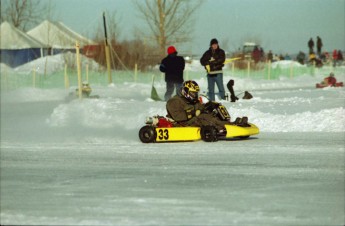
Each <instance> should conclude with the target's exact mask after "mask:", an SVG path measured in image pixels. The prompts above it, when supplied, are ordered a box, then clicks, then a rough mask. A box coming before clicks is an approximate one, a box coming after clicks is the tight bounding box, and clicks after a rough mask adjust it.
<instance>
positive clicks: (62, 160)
mask: <svg viewBox="0 0 345 226" xmlns="http://www.w3.org/2000/svg"><path fill="white" fill-rule="evenodd" d="M338 74H339V73H338ZM322 76H323V75H316V76H315V77H312V76H299V77H296V78H294V79H292V80H291V79H281V80H274V81H268V80H253V79H248V78H235V81H236V86H235V90H236V91H237V92H239V91H240V90H248V91H250V92H251V93H252V95H253V96H254V98H253V99H251V100H242V99H240V100H239V101H238V102H236V103H231V102H223V104H224V105H225V106H226V107H227V108H228V110H229V112H230V114H231V116H232V117H233V118H236V117H239V116H244V115H246V116H248V117H249V121H250V122H252V123H254V124H256V125H257V126H258V127H259V128H260V131H261V132H260V134H259V135H256V136H253V137H252V138H250V139H248V140H243V141H237V140H233V141H219V142H216V143H205V142H203V141H197V142H179V143H163V144H162V143H157V144H143V143H141V142H140V140H139V138H138V131H139V129H140V128H141V127H142V126H143V125H144V120H145V118H146V117H147V116H152V115H157V114H159V115H165V114H166V112H165V102H154V101H152V100H151V99H150V98H149V96H150V92H151V84H143V83H125V84H114V85H110V86H97V85H95V86H92V88H93V93H94V94H97V95H99V96H100V97H101V98H100V99H83V100H78V99H77V100H72V101H69V102H66V101H65V97H66V96H67V94H68V92H67V91H65V90H63V89H35V88H20V89H17V90H12V91H8V92H5V91H3V90H2V92H1V224H12V225H13V224H22V225H23V224H24V225H310V226H311V225H344V223H345V221H344V211H345V208H344V205H345V204H344V203H345V200H344V190H345V187H344V176H345V175H344V160H345V159H344V151H345V150H344V146H345V110H344V109H345V89H344V88H326V89H315V88H314V85H315V83H316V82H319V81H320V80H321V79H322ZM225 78H226V79H225V80H228V79H229V78H230V77H228V76H226V77H225ZM337 78H338V80H340V81H344V78H345V73H344V74H339V76H338V77H337ZM197 82H198V83H199V84H200V86H201V89H202V91H204V90H205V89H206V85H207V84H206V80H205V79H203V78H201V79H199V80H197ZM91 85H92V84H91ZM164 85H165V84H164V83H158V84H157V87H156V88H157V90H158V92H159V94H160V95H161V96H162V95H163V93H164V89H165V87H164ZM306 86H308V87H306ZM241 96H242V95H239V97H241Z"/></svg>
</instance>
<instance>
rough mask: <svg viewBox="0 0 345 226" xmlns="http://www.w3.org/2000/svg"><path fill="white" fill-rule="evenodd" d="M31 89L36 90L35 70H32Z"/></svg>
mask: <svg viewBox="0 0 345 226" xmlns="http://www.w3.org/2000/svg"><path fill="white" fill-rule="evenodd" d="M32 87H33V88H36V69H35V68H33V69H32Z"/></svg>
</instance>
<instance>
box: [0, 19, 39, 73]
mask: <svg viewBox="0 0 345 226" xmlns="http://www.w3.org/2000/svg"><path fill="white" fill-rule="evenodd" d="M0 40H1V48H0V56H1V57H0V61H1V63H5V64H7V65H9V66H11V67H17V66H19V65H22V64H25V63H27V62H29V61H32V60H34V59H37V58H39V57H42V56H43V48H44V47H45V45H44V44H43V43H41V42H40V41H38V40H36V39H34V38H33V37H31V36H29V35H27V34H25V33H24V32H22V31H20V30H19V29H17V28H15V27H14V26H13V25H11V24H10V23H8V22H6V21H4V22H3V23H2V24H1V31H0Z"/></svg>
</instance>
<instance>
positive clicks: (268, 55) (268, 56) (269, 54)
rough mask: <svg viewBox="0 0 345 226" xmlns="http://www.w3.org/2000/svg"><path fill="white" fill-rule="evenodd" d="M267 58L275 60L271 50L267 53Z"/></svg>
mask: <svg viewBox="0 0 345 226" xmlns="http://www.w3.org/2000/svg"><path fill="white" fill-rule="evenodd" d="M267 60H268V61H271V62H273V53H272V51H271V50H270V51H269V52H268V54H267Z"/></svg>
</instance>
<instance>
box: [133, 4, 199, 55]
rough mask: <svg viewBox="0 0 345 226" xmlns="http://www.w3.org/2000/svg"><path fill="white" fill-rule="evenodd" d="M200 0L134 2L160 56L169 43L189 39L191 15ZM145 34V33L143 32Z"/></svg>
mask: <svg viewBox="0 0 345 226" xmlns="http://www.w3.org/2000/svg"><path fill="white" fill-rule="evenodd" d="M201 3H202V1H201V0H194V1H188V0H145V1H144V2H143V1H134V4H135V6H136V8H137V9H138V11H139V13H140V15H141V16H142V18H143V19H144V20H145V21H146V22H147V24H148V27H149V29H150V32H151V35H149V37H151V38H153V39H154V41H155V42H156V43H157V45H158V46H159V52H160V55H161V56H164V55H165V49H166V47H167V45H168V44H169V43H175V44H176V43H184V42H187V41H189V40H190V39H191V32H190V31H191V25H192V21H193V20H192V15H193V13H194V12H195V11H196V9H197V8H198V7H199V6H200V5H201ZM143 33H145V32H143Z"/></svg>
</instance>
